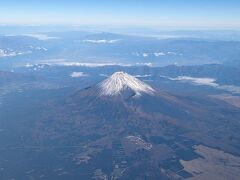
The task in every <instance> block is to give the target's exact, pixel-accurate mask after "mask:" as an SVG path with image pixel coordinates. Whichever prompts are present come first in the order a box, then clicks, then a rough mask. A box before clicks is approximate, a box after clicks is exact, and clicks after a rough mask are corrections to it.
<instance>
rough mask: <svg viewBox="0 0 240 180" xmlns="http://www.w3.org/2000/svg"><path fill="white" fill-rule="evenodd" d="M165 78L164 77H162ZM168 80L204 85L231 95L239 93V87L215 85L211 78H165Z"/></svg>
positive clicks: (214, 80)
mask: <svg viewBox="0 0 240 180" xmlns="http://www.w3.org/2000/svg"><path fill="white" fill-rule="evenodd" d="M162 77H165V76H162ZM165 78H168V79H170V80H175V81H182V82H190V83H193V84H195V85H205V86H211V87H214V88H216V89H221V90H225V91H229V92H231V93H240V87H239V86H235V85H220V84H218V83H216V79H213V78H195V77H190V76H178V77H176V78H170V77H165Z"/></svg>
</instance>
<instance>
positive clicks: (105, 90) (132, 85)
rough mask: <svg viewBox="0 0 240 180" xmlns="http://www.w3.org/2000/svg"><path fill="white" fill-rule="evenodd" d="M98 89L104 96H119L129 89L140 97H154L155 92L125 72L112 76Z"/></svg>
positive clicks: (99, 85) (100, 84)
mask: <svg viewBox="0 0 240 180" xmlns="http://www.w3.org/2000/svg"><path fill="white" fill-rule="evenodd" d="M98 87H99V89H100V95H102V96H114V95H119V94H121V93H122V92H123V91H124V90H128V89H130V90H132V91H134V92H135V93H136V95H138V96H139V95H141V94H142V93H146V94H150V95H152V94H153V93H154V92H155V90H154V89H153V88H152V87H151V86H149V85H147V84H146V83H144V82H142V81H140V80H139V79H137V78H135V77H133V76H131V75H129V74H127V73H125V72H115V73H114V74H113V75H112V76H110V77H109V78H107V79H106V80H104V81H103V82H101V83H99V84H98Z"/></svg>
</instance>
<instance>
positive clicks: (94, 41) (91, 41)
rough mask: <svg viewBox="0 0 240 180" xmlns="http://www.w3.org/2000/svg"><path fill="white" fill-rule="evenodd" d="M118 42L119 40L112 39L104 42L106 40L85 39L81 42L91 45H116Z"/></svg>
mask: <svg viewBox="0 0 240 180" xmlns="http://www.w3.org/2000/svg"><path fill="white" fill-rule="evenodd" d="M119 41H120V39H112V40H106V39H100V40H92V39H86V40H83V41H82V42H86V43H93V44H114V43H117V42H119Z"/></svg>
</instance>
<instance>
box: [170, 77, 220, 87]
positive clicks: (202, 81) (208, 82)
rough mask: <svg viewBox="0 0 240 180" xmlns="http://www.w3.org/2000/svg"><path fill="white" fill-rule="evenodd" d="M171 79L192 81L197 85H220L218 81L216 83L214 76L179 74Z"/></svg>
mask: <svg viewBox="0 0 240 180" xmlns="http://www.w3.org/2000/svg"><path fill="white" fill-rule="evenodd" d="M169 79H171V80H177V81H190V82H192V83H194V84H196V85H207V86H213V87H216V86H218V84H217V83H215V81H216V79H213V78H194V77H190V76H178V77H177V78H169Z"/></svg>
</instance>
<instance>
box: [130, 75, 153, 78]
mask: <svg viewBox="0 0 240 180" xmlns="http://www.w3.org/2000/svg"><path fill="white" fill-rule="evenodd" d="M134 77H137V78H141V77H151V75H150V74H144V75H135V76H134Z"/></svg>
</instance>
